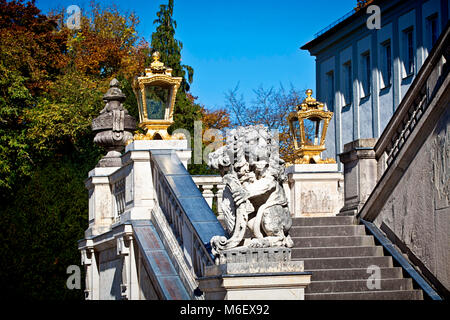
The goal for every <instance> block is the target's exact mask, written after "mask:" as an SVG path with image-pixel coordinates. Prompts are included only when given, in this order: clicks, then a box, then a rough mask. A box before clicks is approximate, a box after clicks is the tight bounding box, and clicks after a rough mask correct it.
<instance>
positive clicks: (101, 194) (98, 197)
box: [85, 167, 119, 237]
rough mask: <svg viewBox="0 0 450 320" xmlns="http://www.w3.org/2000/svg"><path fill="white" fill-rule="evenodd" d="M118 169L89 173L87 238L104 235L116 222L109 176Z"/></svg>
mask: <svg viewBox="0 0 450 320" xmlns="http://www.w3.org/2000/svg"><path fill="white" fill-rule="evenodd" d="M118 169H119V167H97V168H94V169H92V170H91V171H89V173H88V179H86V181H85V186H86V189H88V191H89V227H88V228H87V230H86V231H85V236H86V237H91V236H95V235H98V234H102V233H103V232H105V231H107V230H109V228H110V227H111V224H112V223H113V222H114V212H113V201H114V198H113V194H112V193H111V186H110V182H109V176H110V175H111V174H113V173H114V172H116V171H117V170H118Z"/></svg>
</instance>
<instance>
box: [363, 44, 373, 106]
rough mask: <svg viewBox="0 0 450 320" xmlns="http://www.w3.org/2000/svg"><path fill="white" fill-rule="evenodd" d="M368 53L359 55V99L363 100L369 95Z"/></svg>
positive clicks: (369, 72) (369, 70)
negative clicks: (360, 90) (360, 86)
mask: <svg viewBox="0 0 450 320" xmlns="http://www.w3.org/2000/svg"><path fill="white" fill-rule="evenodd" d="M371 71H372V70H371V69H370V53H369V52H365V53H363V54H362V55H361V76H362V77H361V85H362V88H361V89H362V92H361V98H365V97H367V96H368V95H369V94H370V79H371V76H370V74H371Z"/></svg>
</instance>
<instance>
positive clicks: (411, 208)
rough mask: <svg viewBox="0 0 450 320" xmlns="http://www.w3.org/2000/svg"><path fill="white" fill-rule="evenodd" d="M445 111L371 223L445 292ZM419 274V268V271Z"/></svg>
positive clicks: (449, 278)
mask: <svg viewBox="0 0 450 320" xmlns="http://www.w3.org/2000/svg"><path fill="white" fill-rule="evenodd" d="M449 138H450V111H449V109H448V108H447V109H446V110H445V111H444V112H443V114H442V116H441V117H440V119H439V121H438V122H437V124H436V126H435V128H434V130H433V133H432V134H431V135H430V136H429V137H428V138H427V140H426V142H425V143H424V144H423V145H422V146H420V149H419V150H418V152H417V154H416V156H415V158H414V159H413V161H412V162H411V164H410V165H409V167H408V168H407V169H406V171H405V172H404V175H403V177H402V179H401V180H400V182H399V183H398V184H397V186H396V187H395V188H394V189H393V190H392V193H391V195H390V197H389V198H388V201H387V202H386V203H385V205H384V206H383V208H382V210H381V212H380V214H379V215H378V217H377V218H376V220H375V223H376V224H377V225H378V226H381V229H382V230H383V231H385V232H392V233H394V234H395V236H396V237H397V238H399V240H400V241H401V242H403V243H404V244H405V245H406V246H407V247H408V249H409V250H410V252H411V253H412V254H413V255H414V256H415V257H417V258H418V259H419V260H420V262H421V263H423V266H424V267H425V268H426V269H428V271H429V272H430V273H431V276H432V277H435V278H436V279H437V280H438V281H439V282H440V283H441V284H442V285H444V286H445V288H446V289H447V290H450V268H449V266H450V194H449V193H450V187H449V185H450V183H449V181H450V146H449V144H450V139H449ZM422 272H423V270H422Z"/></svg>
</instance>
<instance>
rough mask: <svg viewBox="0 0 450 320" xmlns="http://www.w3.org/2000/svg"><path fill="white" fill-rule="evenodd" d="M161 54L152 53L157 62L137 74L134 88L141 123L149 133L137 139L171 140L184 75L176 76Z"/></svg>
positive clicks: (154, 61) (136, 137) (139, 135)
mask: <svg viewBox="0 0 450 320" xmlns="http://www.w3.org/2000/svg"><path fill="white" fill-rule="evenodd" d="M160 59H161V54H160V53H159V52H158V51H155V52H154V53H153V54H152V60H153V62H152V63H151V64H150V68H146V69H145V75H143V76H139V77H136V78H135V80H134V82H133V90H134V93H135V95H136V98H137V102H138V108H139V127H140V128H142V129H143V130H144V131H145V134H142V133H137V134H136V135H135V136H134V140H156V139H162V140H171V139H178V138H180V137H175V136H171V135H169V134H168V132H167V129H168V128H169V127H170V125H172V124H173V123H174V121H173V113H174V108H175V100H176V95H177V91H178V88H179V87H180V85H181V82H182V80H183V78H182V77H174V76H172V69H171V68H168V67H166V66H165V65H164V63H163V62H161V61H160Z"/></svg>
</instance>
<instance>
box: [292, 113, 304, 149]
mask: <svg viewBox="0 0 450 320" xmlns="http://www.w3.org/2000/svg"><path fill="white" fill-rule="evenodd" d="M292 129H293V130H294V132H293V134H294V139H295V140H296V141H297V146H298V147H300V146H301V145H302V139H301V138H302V134H301V131H300V124H299V123H298V119H295V121H292Z"/></svg>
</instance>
